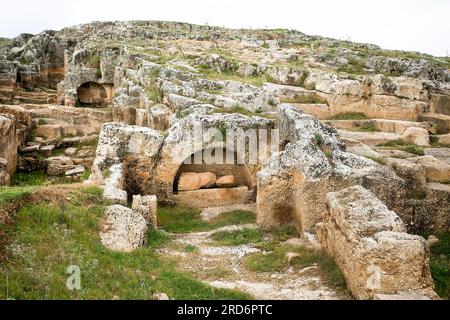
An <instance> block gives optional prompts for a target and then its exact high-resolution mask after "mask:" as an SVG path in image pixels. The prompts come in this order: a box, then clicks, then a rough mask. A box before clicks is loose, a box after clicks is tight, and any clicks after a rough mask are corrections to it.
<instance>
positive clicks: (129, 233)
mask: <svg viewBox="0 0 450 320" xmlns="http://www.w3.org/2000/svg"><path fill="white" fill-rule="evenodd" d="M146 233H147V222H146V221H145V219H144V217H143V216H142V215H141V214H140V213H138V212H136V211H133V210H131V209H129V208H127V207H123V206H120V205H114V206H110V207H108V208H106V212H105V221H104V222H103V223H102V230H101V232H100V238H101V241H102V244H103V245H104V246H105V247H107V248H108V249H110V250H113V251H120V252H131V251H134V250H136V249H137V248H138V247H140V246H141V245H143V244H144V243H145V241H146Z"/></svg>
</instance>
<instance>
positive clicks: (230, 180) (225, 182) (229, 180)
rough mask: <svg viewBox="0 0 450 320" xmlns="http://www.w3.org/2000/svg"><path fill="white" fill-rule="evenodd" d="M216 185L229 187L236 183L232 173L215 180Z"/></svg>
mask: <svg viewBox="0 0 450 320" xmlns="http://www.w3.org/2000/svg"><path fill="white" fill-rule="evenodd" d="M216 185H217V187H219V188H230V187H234V186H235V185H236V179H235V178H234V176H233V175H228V176H223V177H220V178H219V179H217V180H216Z"/></svg>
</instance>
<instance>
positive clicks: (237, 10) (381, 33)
mask: <svg viewBox="0 0 450 320" xmlns="http://www.w3.org/2000/svg"><path fill="white" fill-rule="evenodd" d="M109 20H170V21H182V22H191V23H198V24H204V23H208V24H210V25H217V26H225V27H231V28H241V27H252V28H265V27H269V28H292V29H297V30H299V31H302V32H305V33H307V34H314V35H321V36H328V37H333V38H339V39H350V40H352V41H358V42H368V43H374V44H377V45H380V46H381V47H383V48H386V49H401V50H414V51H420V52H425V53H430V54H434V55H437V56H448V55H450V0H334V1H333V0H272V1H266V0H219V1H217V0H216V1H213V0H151V1H149V0H147V1H144V0H140V1H139V0H119V1H117V0H38V1H32V0H22V1H19V0H15V1H14V0H13V1H2V4H1V5H0V36H3V37H14V36H16V35H18V34H19V33H22V32H28V33H38V32H41V31H43V30H45V29H55V30H59V29H61V28H63V27H66V26H71V25H75V24H79V23H86V22H91V21H109Z"/></svg>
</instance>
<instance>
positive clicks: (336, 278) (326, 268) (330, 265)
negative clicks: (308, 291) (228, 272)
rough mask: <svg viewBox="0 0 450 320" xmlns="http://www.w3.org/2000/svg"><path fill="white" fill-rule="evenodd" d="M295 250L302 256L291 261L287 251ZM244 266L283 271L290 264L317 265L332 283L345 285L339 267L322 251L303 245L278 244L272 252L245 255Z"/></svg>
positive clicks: (294, 251) (249, 268) (302, 266)
mask: <svg viewBox="0 0 450 320" xmlns="http://www.w3.org/2000/svg"><path fill="white" fill-rule="evenodd" d="M288 252H293V253H297V254H299V255H300V256H299V257H296V258H294V259H292V260H291V262H290V263H289V261H288V259H287V257H286V253H288ZM243 263H244V266H245V267H246V268H247V269H248V270H250V271H257V272H274V271H275V272H276V271H278V272H282V271H284V270H286V269H287V268H289V266H298V267H300V268H306V267H309V266H312V265H317V267H318V268H319V272H320V274H321V275H322V276H323V277H324V278H325V279H326V280H327V281H328V282H329V283H330V284H332V285H334V286H338V287H345V280H344V277H343V276H342V273H341V272H340V270H339V268H338V267H337V266H336V264H335V263H334V262H333V260H332V259H330V258H329V257H328V256H327V255H326V254H325V253H323V252H322V251H317V250H313V249H306V248H303V247H293V246H288V245H277V246H275V248H274V249H273V250H272V251H270V252H258V253H253V254H250V255H248V256H247V257H245V259H244V261H243Z"/></svg>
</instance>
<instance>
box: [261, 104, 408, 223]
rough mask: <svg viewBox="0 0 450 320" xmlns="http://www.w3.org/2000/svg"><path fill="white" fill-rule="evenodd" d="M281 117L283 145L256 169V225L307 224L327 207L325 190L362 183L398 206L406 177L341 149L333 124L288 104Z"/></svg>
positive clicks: (387, 201)
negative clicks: (283, 146)
mask: <svg viewBox="0 0 450 320" xmlns="http://www.w3.org/2000/svg"><path fill="white" fill-rule="evenodd" d="M279 116H280V119H279V123H280V128H281V137H282V141H285V142H288V143H287V145H286V147H285V150H284V151H283V152H280V153H278V154H274V155H273V156H272V159H271V162H270V163H269V165H268V166H267V167H266V168H265V169H264V170H262V171H260V172H259V173H258V196H257V206H258V216H257V221H258V224H259V225H260V226H262V227H263V228H266V229H271V228H273V227H277V226H279V225H283V224H285V223H287V222H289V221H290V222H291V223H295V224H296V225H297V227H298V228H299V230H300V231H308V230H311V229H312V228H313V227H314V226H315V224H316V223H318V222H320V221H322V219H323V214H324V212H325V211H326V201H325V195H326V194H327V193H328V192H330V191H334V190H339V189H342V188H345V187H348V186H351V185H355V184H361V185H363V186H365V187H366V188H368V189H370V190H372V191H374V192H375V193H376V194H377V195H378V196H379V197H380V198H381V199H383V201H386V203H387V204H388V206H390V207H391V208H398V209H399V210H401V209H402V207H403V203H402V198H403V197H404V194H405V191H406V190H405V182H404V181H403V180H402V179H401V178H399V177H398V176H397V175H396V174H395V173H394V172H393V171H391V170H390V169H388V168H386V167H384V166H382V165H379V164H378V163H376V162H374V161H372V160H369V159H367V158H364V157H361V156H357V155H354V154H351V153H348V152H345V150H344V144H343V143H342V141H341V140H340V138H339V136H338V134H337V132H336V131H335V129H333V128H331V127H329V126H327V125H326V124H324V123H321V122H320V121H318V120H317V119H315V118H314V117H312V116H309V115H306V114H304V113H302V112H299V111H297V110H296V109H295V108H294V107H292V106H289V105H286V106H281V107H280V112H279Z"/></svg>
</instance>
